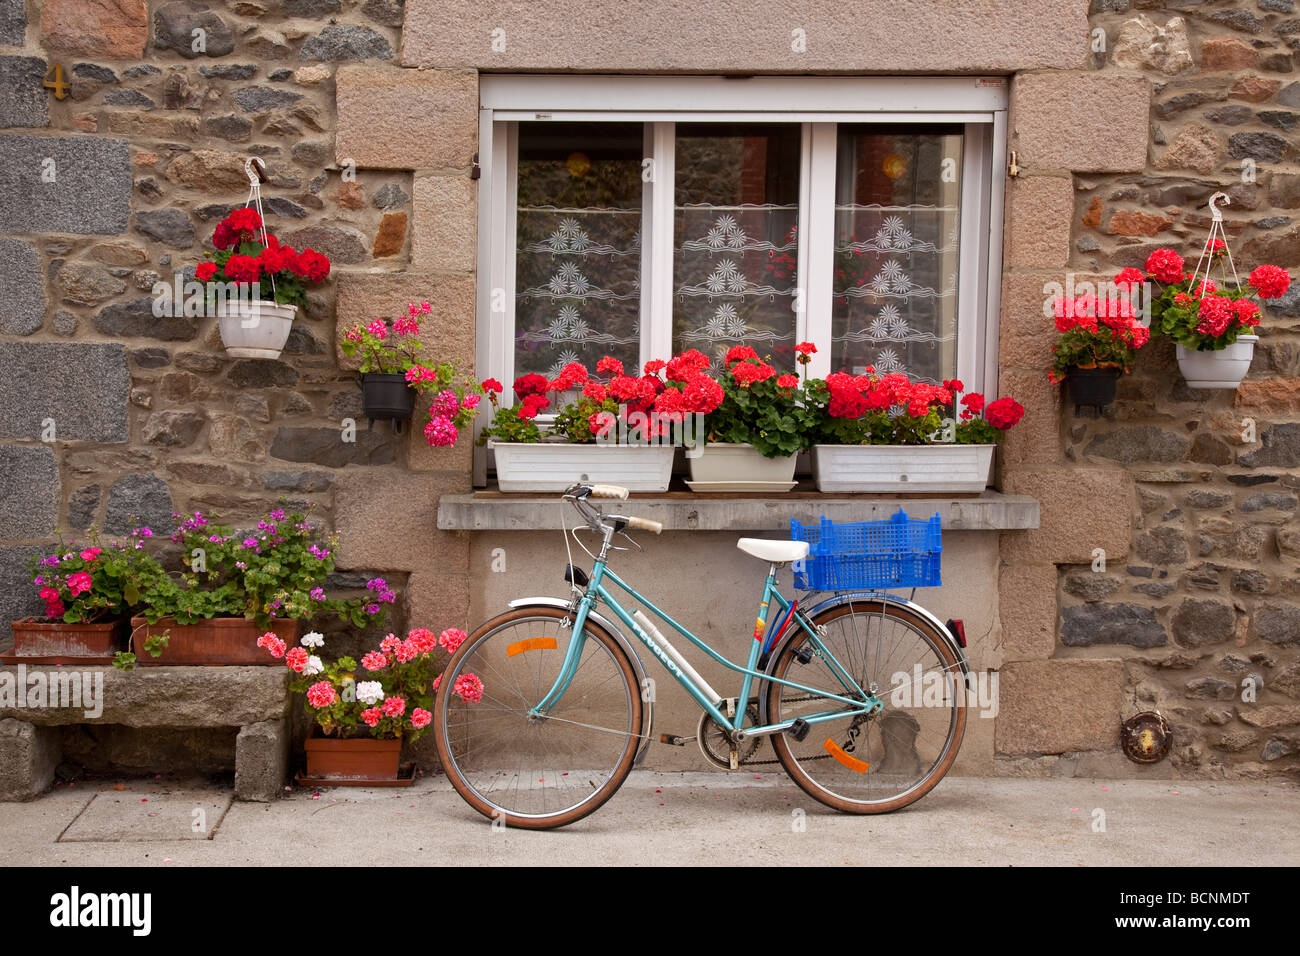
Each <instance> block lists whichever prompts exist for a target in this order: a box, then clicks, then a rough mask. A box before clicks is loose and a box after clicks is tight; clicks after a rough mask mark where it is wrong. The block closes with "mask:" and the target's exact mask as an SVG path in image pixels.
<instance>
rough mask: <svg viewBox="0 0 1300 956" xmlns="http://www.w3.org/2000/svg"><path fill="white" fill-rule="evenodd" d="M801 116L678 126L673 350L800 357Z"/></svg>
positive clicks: (717, 356)
mask: <svg viewBox="0 0 1300 956" xmlns="http://www.w3.org/2000/svg"><path fill="white" fill-rule="evenodd" d="M799 152H800V127H799V125H798V124H779V125H776V124H767V125H758V124H703V123H679V124H677V150H676V183H675V187H676V199H675V209H674V222H673V253H674V254H673V351H675V352H679V351H681V350H683V349H689V348H694V349H699V350H700V351H701V352H703V353H704V354H706V355H708V356H709V357H710V358H712V359H714V360H715V363H718V362H720V360H721V357H722V356H723V355H724V354H725V352H726V350H727V349H728V348H729V347H730V346H732V345H737V344H744V345H749V346H752V347H753V348H754V350H755V351H757V352H758V353H759V354H760V355H767V354H771V355H772V356H773V359H774V361H775V362H777V363H778V364H779V365H781V366H784V367H791V366H792V365H793V362H792V355H793V346H794V344H795V343H794V332H795V314H794V312H793V309H792V307H793V304H794V293H795V280H796V275H795V264H796V263H795V256H796V244H795V223H796V222H797V220H798V215H799Z"/></svg>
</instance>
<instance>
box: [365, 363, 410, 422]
mask: <svg viewBox="0 0 1300 956" xmlns="http://www.w3.org/2000/svg"><path fill="white" fill-rule="evenodd" d="M357 387H358V388H360V389H361V410H362V413H363V414H364V415H365V416H366V418H367V419H369V421H370V427H372V428H373V427H374V424H375V419H376V418H388V419H391V420H392V422H393V429H394V430H395V431H399V432H400V431H401V430H402V422H404V421H407V420H409V419H410V417H411V415H413V414H414V413H415V389H413V388H411V387H410V386H409V385H407V384H406V376H405V375H394V374H390V373H388V372H364V373H362V375H361V377H360V378H359V379H357Z"/></svg>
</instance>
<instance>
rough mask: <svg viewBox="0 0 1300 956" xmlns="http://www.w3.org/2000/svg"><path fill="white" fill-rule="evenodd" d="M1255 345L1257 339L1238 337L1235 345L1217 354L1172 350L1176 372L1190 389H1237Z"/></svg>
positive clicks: (1256, 336) (1185, 349) (1177, 347)
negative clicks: (1185, 380) (1177, 371)
mask: <svg viewBox="0 0 1300 956" xmlns="http://www.w3.org/2000/svg"><path fill="white" fill-rule="evenodd" d="M1258 341H1259V336H1258V335H1239V336H1237V341H1235V342H1233V343H1232V344H1231V345H1229V346H1228V347H1227V348H1223V349H1219V350H1218V351H1217V352H1211V351H1205V352H1203V351H1201V350H1199V349H1189V348H1186V347H1184V346H1182V345H1178V346H1176V347H1175V348H1174V352H1175V353H1176V354H1177V356H1178V370H1179V371H1180V372H1182V373H1183V378H1185V379H1187V384H1188V386H1189V387H1190V388H1236V387H1237V386H1238V385H1240V384H1241V380H1242V379H1243V378H1245V377H1246V373H1247V372H1249V371H1250V360H1251V359H1252V358H1254V357H1255V343H1256V342H1258Z"/></svg>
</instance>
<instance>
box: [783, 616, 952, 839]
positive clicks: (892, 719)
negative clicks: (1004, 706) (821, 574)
mask: <svg viewBox="0 0 1300 956" xmlns="http://www.w3.org/2000/svg"><path fill="white" fill-rule="evenodd" d="M846 619H848V620H847V623H846ZM810 623H811V624H812V625H813V626H814V628H815V629H816V630H817V631H818V634H819V635H820V636H822V640H823V643H824V644H825V645H826V647H827V649H828V650H829V651H830V652H831V653H832V654H833V655H834V656H835V658H836V660H837V661H839V662H840V663H841V665H842V666H843V667H844V668H845V669H846V670H847V671H849V673H850V674H851V676H852V677H853V678H854V679H855V680H856V681H857V682H858V685H859V686H860V687H862V688H863V689H864V690H867V691H868V692H869V693H874V694H875V695H876V696H877V697H879V698H880V699H881V700H882V701H884V703H885V709H884V710H883V711H880V712H878V713H877V714H875V715H872V716H871V717H868V718H865V719H859V720H858V723H857V726H858V727H859V728H865V730H866V733H865V735H864V736H865V739H862V740H858V739H854V737H853V736H852V735H850V734H849V732H848V728H849V726H850V725H851V724H852V723H853V721H851V720H850V719H848V718H845V719H843V720H835V721H830V722H827V723H819V724H814V725H811V726H810V727H809V732H808V734H807V736H806V737H805V739H804V740H803V741H798V740H796V739H795V738H794V737H793V736H791V735H790V734H789V733H788V732H782V733H778V734H774V735H773V736H772V745H773V748H774V749H775V750H776V755H777V758H778V759H779V760H780V762H781V766H782V767H784V768H785V771H786V773H787V774H788V775H789V776H790V779H792V780H793V781H794V782H795V783H796V784H797V785H798V786H799V787H800V789H802V790H803V791H804V792H805V793H807V794H808V795H809V796H811V797H813V798H814V799H816V800H818V801H819V802H821V803H824V804H826V805H827V806H829V807H833V808H834V809H836V810H839V811H842V812H844V813H862V814H868V813H892V812H893V811H895V810H900V809H902V808H903V807H906V806H908V805H910V804H912V803H915V802H916V801H917V800H919V799H921V797H923V796H925V795H926V794H927V793H929V792H930V791H931V790H933V789H934V787H935V786H936V785H937V784H938V783H939V781H940V780H941V779H943V776H944V775H945V774H946V773H947V772H948V770H949V769H950V768H951V767H952V764H953V761H955V760H956V758H957V751H958V749H959V748H960V746H961V740H962V736H963V734H964V732H965V728H966V693H965V692H966V685H965V683H964V681H963V679H962V673H961V665H960V662H959V660H958V657H957V655H956V653H955V652H954V651H953V650H952V648H951V646H950V645H949V643H948V641H947V640H945V639H944V636H943V635H941V634H940V633H938V632H937V630H936V629H935V627H934V625H932V624H931V623H930V622H929V621H926V620H924V619H923V618H921V617H918V616H917V615H915V614H912V613H910V612H908V611H907V610H906V609H905V608H900V607H898V606H897V605H892V604H886V603H883V602H881V601H879V600H875V601H872V600H865V601H860V602H854V603H853V604H851V605H850V604H845V605H840V606H839V607H834V608H830V609H828V610H826V611H824V612H822V613H821V614H819V615H817V617H816V618H814V619H813V620H812V621H811V622H810ZM823 628H825V632H824V634H823V630H822V629H823ZM873 635H874V638H875V640H874V644H873V641H872V638H873ZM891 635H893V639H892V640H891ZM809 640H810V639H809V637H808V634H807V632H806V631H804V630H803V628H797V629H795V630H794V631H793V632H792V634H791V635H790V636H789V637H787V638H786V639H785V641H784V642H783V643H782V645H781V647H779V648H778V649H777V652H776V656H775V663H774V665H773V667H772V669H771V671H770V673H771V675H772V676H775V677H782V678H785V679H787V680H794V681H798V682H799V683H801V684H804V685H806V686H809V687H813V688H815V689H824V690H826V691H828V692H832V693H837V694H841V695H843V693H844V691H843V689H842V687H841V685H840V684H839V682H838V681H837V680H835V679H834V677H833V675H832V673H831V671H830V669H829V667H828V666H827V664H826V663H825V661H824V660H822V659H821V658H820V657H818V656H814V657H813V658H812V660H810V661H809V662H808V663H807V664H804V663H802V662H799V656H798V655H799V652H800V650H801V649H802V648H804V646H805V645H806V644H808V643H809ZM887 644H892V646H890V647H889V648H888V650H886V645H887ZM882 655H883V659H882ZM797 662H798V663H797ZM922 663H924V664H925V665H926V667H925V669H924V670H922V671H921V677H920V683H921V684H922V685H923V686H922V687H915V688H914V687H913V686H912V685H914V684H915V683H916V682H917V681H916V676H917V672H916V671H915V669H914V667H915V665H917V664H922ZM890 666H893V667H894V668H895V670H894V671H892V672H890V673H889V674H888V675H886V673H885V672H886V671H888V670H889V668H890ZM899 668H902V670H901V673H902V674H903V675H904V680H903V681H902V682H898V681H897V677H898V674H899V673H900V670H899ZM944 672H946V673H947V674H950V675H951V676H952V680H951V684H949V685H947V686H944V682H943V677H942V675H943V673H944ZM929 674H936V675H937V676H936V678H935V679H933V680H932V679H931V678H929V677H928V676H927V675H929ZM886 676H887V677H888V679H889V685H890V686H889V687H888V688H885V687H883V686H882V684H881V679H882V678H884V677H886ZM909 677H910V678H911V680H908V679H907V678H909ZM873 681H874V684H875V687H876V689H875V690H872V689H871V686H872V682H873ZM936 682H938V683H940V685H941V686H940V688H939V689H940V690H941V691H943V692H944V693H943V695H942V697H943V698H945V699H941V703H940V704H939V705H938V706H932V705H930V704H927V703H925V701H926V700H927V697H926V691H928V690H929V689H931V686H930V685H932V684H934V683H936ZM823 685H825V686H824V687H823ZM904 688H906V694H904ZM949 690H950V691H951V693H950V695H948V694H947V693H946V692H947V691H949ZM913 691H915V692H913ZM807 697H808V694H807V693H805V692H801V691H798V690H796V689H794V688H789V687H786V686H784V685H782V684H777V683H774V682H768V685H767V692H766V704H767V715H766V719H767V720H768V721H769V722H771V723H781V722H783V721H785V720H789V719H791V718H792V717H797V716H799V712H801V711H802V712H805V713H815V712H825V711H827V710H830V709H832V708H833V707H834V704H833V702H830V703H828V702H826V701H825V700H824V699H823V700H822V701H820V702H819V701H818V700H816V699H815V696H814V699H811V700H802V699H801V698H807ZM949 698H950V699H949ZM918 699H919V701H920V703H914V702H915V701H916V700H918ZM799 704H805V705H807V706H803V707H801V706H798V705H799ZM927 710H929V711H931V713H928V714H927V713H926V711H927ZM918 713H919V714H921V715H922V717H924V720H922V719H920V718H918V716H917V715H918ZM944 714H946V715H947V716H946V721H947V726H946V727H942V726H941V725H942V724H943V723H944V720H945V718H944ZM875 727H879V728H881V729H880V730H879V731H878V733H877V734H876V737H875V739H874V740H873V738H872V734H871V730H872V728H875ZM927 730H928V732H926V731H927ZM923 732H925V737H924V740H922V733H923ZM859 735H863V732H862V730H861V729H860V730H859ZM850 744H851V746H850ZM862 764H865V765H866V769H863V768H862V766H861V765H862Z"/></svg>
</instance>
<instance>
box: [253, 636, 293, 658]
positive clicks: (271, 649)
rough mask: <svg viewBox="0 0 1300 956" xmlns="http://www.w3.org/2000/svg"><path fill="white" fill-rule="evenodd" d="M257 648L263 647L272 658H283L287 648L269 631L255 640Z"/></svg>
mask: <svg viewBox="0 0 1300 956" xmlns="http://www.w3.org/2000/svg"><path fill="white" fill-rule="evenodd" d="M257 646H258V647H265V648H266V650H267V652H268V653H270V655H271V656H272V657H284V652H285V649H286V648H287V647H288V646H289V645H287V644H286V643H285V642H284V641H282V640H280V639H279V638H278V637H276V636H275V634H274V633H272V632H271V631H267V632H266V633H265V634H263V635H262V636H261V637H259V638H258V639H257Z"/></svg>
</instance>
